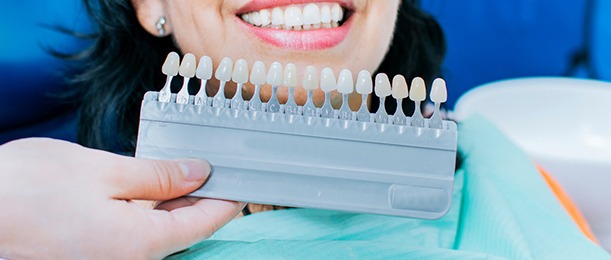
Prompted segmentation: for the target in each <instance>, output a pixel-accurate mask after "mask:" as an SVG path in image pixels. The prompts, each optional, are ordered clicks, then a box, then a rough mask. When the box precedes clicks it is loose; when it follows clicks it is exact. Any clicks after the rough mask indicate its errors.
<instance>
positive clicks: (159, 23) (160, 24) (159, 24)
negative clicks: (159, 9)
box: [155, 15, 166, 36]
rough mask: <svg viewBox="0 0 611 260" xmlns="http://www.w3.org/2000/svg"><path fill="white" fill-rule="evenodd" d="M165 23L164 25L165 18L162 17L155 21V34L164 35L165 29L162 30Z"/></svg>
mask: <svg viewBox="0 0 611 260" xmlns="http://www.w3.org/2000/svg"><path fill="white" fill-rule="evenodd" d="M165 23H166V20H165V16H163V15H162V16H160V17H159V20H157V23H156V24H155V27H157V33H159V36H164V35H165V28H164V25H165Z"/></svg>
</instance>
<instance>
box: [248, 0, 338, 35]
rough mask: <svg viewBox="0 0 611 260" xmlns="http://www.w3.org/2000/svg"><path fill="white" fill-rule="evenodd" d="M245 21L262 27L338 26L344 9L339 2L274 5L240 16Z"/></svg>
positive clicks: (305, 27) (302, 27) (300, 28)
mask: <svg viewBox="0 0 611 260" xmlns="http://www.w3.org/2000/svg"><path fill="white" fill-rule="evenodd" d="M240 18H242V20H244V21H245V22H247V23H249V24H251V25H253V26H257V27H262V28H273V29H286V30H312V29H320V28H335V27H338V26H339V25H340V24H341V22H343V19H344V10H343V9H342V7H341V6H340V5H339V4H338V3H309V4H300V5H290V6H285V7H274V8H271V9H263V10H259V11H255V12H250V13H245V14H242V15H241V16H240Z"/></svg>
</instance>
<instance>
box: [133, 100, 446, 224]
mask: <svg viewBox="0 0 611 260" xmlns="http://www.w3.org/2000/svg"><path fill="white" fill-rule="evenodd" d="M157 95H158V94H157V92H149V93H147V94H146V95H145V98H144V101H143V102H142V111H141V117H140V128H139V133H138V143H137V149H136V156H137V157H142V158H152V159H177V158H203V159H205V160H207V161H209V162H210V164H211V165H212V167H213V171H212V174H211V176H210V177H209V179H208V181H207V182H206V183H205V185H204V186H203V187H202V188H200V189H199V190H197V191H196V192H194V193H193V194H191V195H193V196H200V197H208V198H219V199H227V200H236V201H243V202H253V203H261V204H272V205H281V206H292V207H309V208H322V209H332V210H342V211H351V212H362V213H375V214H386V215H395V216H404V217H415V218H425V219H436V218H439V217H441V216H443V215H444V214H445V213H446V212H447V211H448V210H449V208H450V205H451V202H452V188H453V183H454V167H455V160H456V146H457V131H456V124H455V123H454V122H451V121H444V122H443V125H444V128H443V129H431V128H428V127H426V126H425V127H424V128H420V127H411V126H400V125H392V124H379V123H373V122H359V121H353V120H340V119H329V118H320V117H308V116H302V115H287V114H284V113H269V112H261V111H248V110H236V109H231V108H214V107H208V106H196V105H193V102H192V101H193V100H192V99H193V97H191V101H190V103H189V104H176V103H175V102H174V100H175V95H174V94H173V95H172V98H171V101H170V102H169V103H165V102H158V101H157ZM390 122H392V120H390Z"/></svg>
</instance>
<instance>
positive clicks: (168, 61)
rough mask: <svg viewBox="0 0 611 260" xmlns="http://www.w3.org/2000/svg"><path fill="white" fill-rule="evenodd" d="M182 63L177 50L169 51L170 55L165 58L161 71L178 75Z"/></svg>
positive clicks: (169, 74) (168, 74)
mask: <svg viewBox="0 0 611 260" xmlns="http://www.w3.org/2000/svg"><path fill="white" fill-rule="evenodd" d="M179 64H180V56H178V53H176V52H170V53H168V56H167V57H166V58H165V62H164V63H163V66H162V67H161V72H163V74H165V75H167V76H176V75H178V69H179V66H180V65H179Z"/></svg>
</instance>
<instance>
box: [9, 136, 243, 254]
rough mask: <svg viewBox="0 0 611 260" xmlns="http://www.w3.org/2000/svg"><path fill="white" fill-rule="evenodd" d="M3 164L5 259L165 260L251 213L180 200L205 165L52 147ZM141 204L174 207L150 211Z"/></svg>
mask: <svg viewBox="0 0 611 260" xmlns="http://www.w3.org/2000/svg"><path fill="white" fill-rule="evenodd" d="M0 161H1V162H2V163H0V204H2V206H3V210H0V258H6V259H90V258H100V257H102V256H104V257H102V258H108V259H121V258H125V257H129V258H135V259H138V258H142V259H155V258H162V257H163V256H167V255H169V254H171V253H173V252H176V251H180V250H182V249H185V248H187V247H189V246H191V245H193V244H195V243H197V242H199V241H201V240H203V239H206V238H208V237H209V236H210V235H212V234H213V233H214V232H215V231H216V230H218V229H219V228H220V227H221V226H223V225H224V224H225V223H227V222H228V221H230V220H231V219H233V218H234V217H235V216H236V215H237V214H238V213H239V212H240V211H241V209H242V208H243V207H244V204H242V203H237V202H229V201H221V200H212V199H202V200H196V199H193V198H179V197H180V196H183V195H185V194H188V193H189V192H191V191H193V190H195V189H197V188H198V187H199V186H201V185H202V184H203V182H204V181H205V180H206V178H207V177H208V174H209V173H210V166H209V165H208V164H207V163H206V162H203V161H194V160H191V161H155V160H144V159H136V158H131V157H124V156H119V155H114V154H111V153H107V152H102V151H98V150H92V149H87V148H84V147H81V146H79V145H76V144H72V143H68V142H64V141H57V140H51V139H23V140H19V141H14V142H11V143H7V144H4V145H2V146H0ZM177 198H178V199H177ZM134 199H142V200H169V201H167V202H165V203H163V204H161V205H159V206H158V207H157V209H151V208H146V207H142V206H141V205H140V204H138V203H136V202H134V201H133V200H134Z"/></svg>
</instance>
